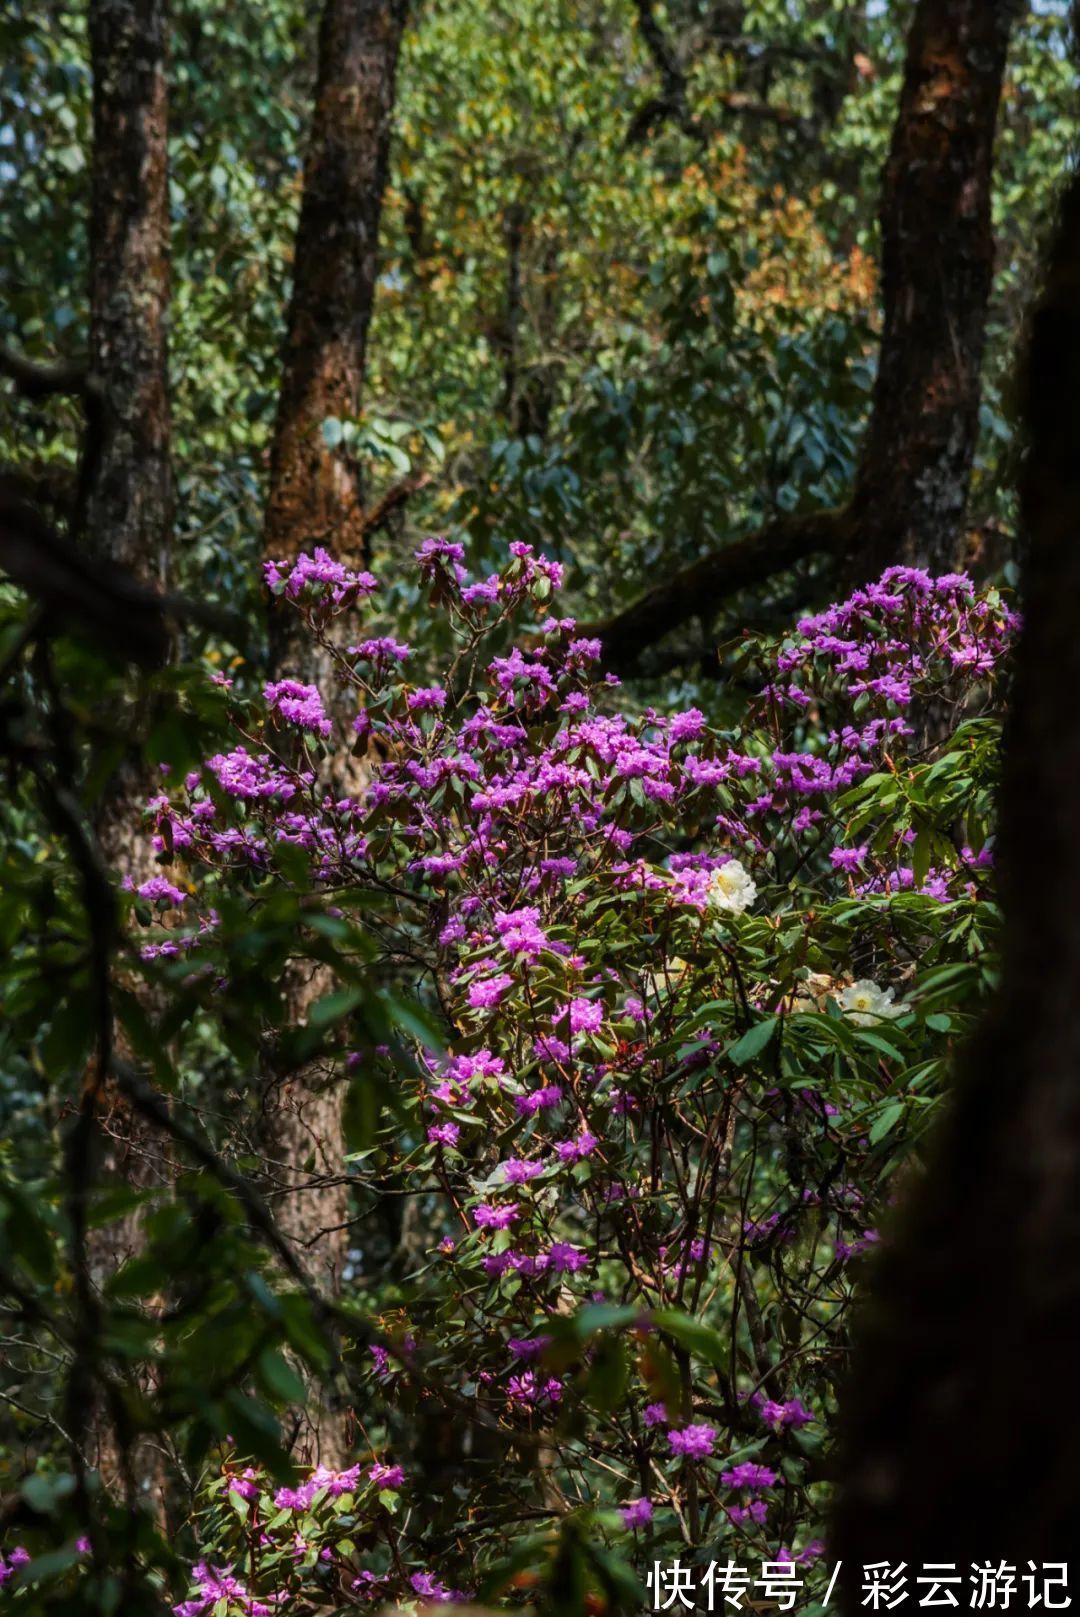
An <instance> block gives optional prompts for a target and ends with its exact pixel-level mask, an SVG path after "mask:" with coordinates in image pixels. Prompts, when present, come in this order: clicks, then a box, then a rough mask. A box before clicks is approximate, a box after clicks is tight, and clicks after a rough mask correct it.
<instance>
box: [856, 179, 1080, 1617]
mask: <svg viewBox="0 0 1080 1617" xmlns="http://www.w3.org/2000/svg"><path fill="white" fill-rule="evenodd" d="M1026 392H1027V400H1026V417H1027V428H1028V436H1029V451H1028V459H1027V465H1026V469H1025V474H1024V487H1023V519H1024V527H1025V530H1026V538H1027V541H1028V544H1029V546H1030V554H1029V559H1028V561H1027V565H1026V570H1025V575H1024V592H1023V593H1024V615H1025V622H1024V628H1023V631H1022V635H1021V642H1020V648H1019V653H1018V662H1017V677H1016V688H1015V695H1014V701H1013V705H1012V710H1011V714H1010V718H1009V722H1008V726H1007V734H1006V745H1005V753H1004V756H1005V775H1004V784H1003V795H1002V821H1001V835H1000V839H999V869H1000V877H1001V893H1002V902H1003V907H1004V913H1005V948H1004V960H1003V976H1002V987H1001V990H1000V994H999V997H998V1000H997V1003H996V1005H995V1007H994V1009H993V1011H992V1012H991V1014H990V1015H989V1016H988V1017H987V1019H986V1021H985V1024H984V1026H983V1027H982V1029H981V1031H980V1033H979V1034H978V1036H977V1037H976V1039H975V1040H974V1042H973V1044H972V1046H971V1048H970V1049H969V1050H968V1051H967V1052H966V1053H965V1055H964V1057H963V1059H962V1063H961V1069H960V1073H959V1076H958V1081H957V1091H956V1096H955V1099H954V1102H953V1105H952V1108H951V1112H950V1114H949V1117H948V1119H947V1122H946V1124H945V1125H944V1127H943V1128H942V1130H941V1132H940V1136H939V1138H938V1142H937V1148H936V1153H935V1155H934V1157H933V1160H932V1162H931V1166H930V1169H929V1171H928V1173H927V1176H926V1180H925V1183H924V1184H922V1185H920V1187H919V1188H918V1191H917V1193H916V1194H915V1195H913V1196H912V1197H911V1199H910V1205H909V1206H908V1207H907V1209H906V1211H905V1213H904V1215H903V1218H902V1220H901V1222H900V1225H899V1227H898V1229H897V1231H896V1233H895V1235H894V1236H893V1237H892V1238H891V1239H889V1240H888V1241H887V1242H886V1243H885V1246H884V1249H883V1252H882V1254H881V1262H880V1264H879V1266H878V1267H877V1268H876V1269H875V1270H874V1271H873V1273H872V1275H871V1279H870V1297H869V1299H868V1302H867V1303H866V1305H865V1317H864V1318H863V1320H862V1325H861V1330H860V1331H859V1333H858V1336H857V1343H856V1356H855V1362H854V1368H853V1372H852V1376H851V1381H850V1385H849V1387H848V1389H847V1395H846V1398H845V1399H844V1400H843V1403H842V1413H843V1416H844V1428H843V1430H844V1435H845V1439H846V1441H845V1443H844V1445H843V1466H842V1477H843V1479H844V1486H843V1488H842V1492H841V1497H840V1501H839V1508H838V1510H837V1514H836V1522H835V1534H834V1543H833V1551H834V1553H835V1555H836V1556H837V1557H841V1558H843V1559H844V1565H845V1570H846V1571H847V1572H849V1573H850V1574H851V1577H850V1582H849V1585H848V1590H847V1607H848V1610H850V1611H851V1612H852V1613H853V1614H854V1613H855V1612H857V1611H859V1610H861V1609H863V1606H862V1592H861V1591H860V1589H859V1575H860V1571H861V1567H862V1565H863V1564H864V1563H867V1562H870V1561H873V1560H880V1559H883V1558H887V1559H888V1560H889V1561H890V1562H891V1563H892V1564H893V1565H895V1564H896V1563H898V1562H899V1561H901V1560H906V1561H907V1562H908V1563H909V1566H913V1567H918V1565H919V1563H920V1562H927V1561H942V1560H955V1561H957V1562H960V1563H961V1565H960V1567H959V1568H958V1570H960V1571H961V1572H962V1573H963V1574H964V1575H965V1583H966V1574H967V1572H968V1570H969V1569H968V1566H967V1565H966V1563H967V1562H968V1561H970V1560H975V1559H978V1560H980V1561H982V1560H985V1559H987V1558H992V1559H993V1561H994V1563H995V1564H997V1563H998V1562H999V1561H1004V1562H1006V1563H1012V1564H1013V1565H1014V1566H1015V1567H1016V1569H1017V1571H1018V1573H1020V1574H1025V1573H1026V1572H1027V1570H1028V1562H1029V1560H1033V1561H1034V1562H1035V1563H1036V1566H1037V1567H1038V1564H1039V1563H1040V1562H1042V1561H1043V1560H1044V1559H1046V1560H1054V1559H1057V1560H1061V1559H1063V1558H1067V1556H1068V1553H1069V1546H1070V1545H1071V1544H1073V1543H1074V1542H1075V1540H1074V1537H1073V1535H1074V1534H1075V1531H1076V1521H1075V1518H1076V1507H1075V1499H1074V1496H1073V1476H1074V1470H1075V1456H1076V1453H1077V1446H1078V1444H1080V1416H1078V1414H1077V1405H1076V1401H1075V1399H1073V1398H1072V1397H1070V1396H1069V1392H1068V1389H1069V1388H1071V1384H1072V1378H1073V1377H1074V1375H1075V1370H1076V1364H1077V1360H1078V1358H1080V1017H1078V1015H1077V1009H1076V1008H1077V1004H1078V1003H1080V926H1078V924H1077V917H1078V915H1080V844H1078V842H1077V836H1076V822H1077V814H1078V812H1080V711H1078V709H1077V703H1076V692H1077V689H1078V687H1080V640H1078V638H1077V634H1076V610H1075V603H1076V601H1077V600H1078V599H1080V546H1078V545H1077V542H1076V535H1077V532H1078V531H1080V182H1077V181H1073V182H1072V185H1071V188H1070V190H1069V193H1068V195H1067V198H1066V201H1065V204H1064V209H1063V217H1062V224H1061V229H1060V234H1059V237H1058V241H1057V245H1056V248H1055V250H1054V253H1053V256H1052V259H1051V263H1050V273H1049V278H1048V283H1047V288H1046V292H1045V294H1044V296H1043V299H1042V301H1041V304H1040V306H1039V308H1038V310H1037V313H1036V316H1035V319H1034V322H1033V326H1032V340H1031V348H1030V354H1029V361H1028V376H1027V387H1026ZM1062 1394H1063V1395H1062ZM1019 1587H1022V1585H1020V1584H1018V1588H1019ZM1037 1587H1038V1586H1037ZM1038 1592H1039V1594H1040V1595H1041V1588H1039V1590H1038ZM1054 1598H1055V1599H1056V1600H1059V1599H1060V1598H1061V1597H1060V1596H1055V1597H1054ZM1023 1600H1024V1603H1025V1604H1030V1600H1029V1598H1028V1596H1027V1595H1024V1596H1023Z"/></svg>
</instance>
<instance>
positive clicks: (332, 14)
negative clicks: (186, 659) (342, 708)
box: [263, 0, 408, 1465]
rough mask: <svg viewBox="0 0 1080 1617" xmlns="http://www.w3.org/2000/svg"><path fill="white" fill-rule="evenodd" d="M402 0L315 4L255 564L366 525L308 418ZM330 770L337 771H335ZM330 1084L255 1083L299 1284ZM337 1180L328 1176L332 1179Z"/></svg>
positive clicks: (329, 1111)
mask: <svg viewBox="0 0 1080 1617" xmlns="http://www.w3.org/2000/svg"><path fill="white" fill-rule="evenodd" d="M407 12H408V3H407V0H326V3H325V8H324V11H323V16H322V23H321V27H320V33H319V64H318V82H317V87H316V93H315V114H314V121H313V128H312V134H311V146H310V150H309V153H308V160H307V165H306V169H305V174H304V193H303V200H302V203H301V209H300V223H299V228H298V231H297V238H296V254H295V263H294V270H293V291H292V299H291V302H290V307H289V317H288V333H287V338H286V345H285V362H284V373H283V377H282V385H281V395H280V398H279V401H278V412H277V421H276V425H275V429H274V441H273V447H272V451H271V462H270V490H269V498H268V505H267V517H266V533H265V546H266V554H267V556H269V557H275V558H281V557H290V556H295V555H297V554H298V553H299V552H300V551H302V550H305V549H309V550H310V549H311V548H313V547H314V546H315V545H322V546H325V547H326V548H327V549H328V550H330V551H332V552H333V553H334V554H335V555H339V556H342V557H346V558H348V559H350V560H351V561H353V562H355V563H358V562H360V561H362V560H363V558H364V547H365V536H366V531H367V529H366V524H365V520H364V510H363V504H362V491H361V485H360V469H359V466H358V465H357V463H356V461H355V459H354V458H353V456H352V455H351V454H350V452H349V450H348V448H347V446H345V445H344V444H342V445H337V446H331V444H330V443H329V442H328V441H327V436H326V435H325V434H324V432H323V423H324V422H325V421H326V420H327V419H328V418H331V417H335V418H337V419H338V420H340V421H353V420H355V418H356V416H357V413H358V411H359V408H360V401H361V395H362V391H363V383H364V368H365V363H366V357H367V335H368V326H369V324H370V320H371V310H372V303H373V300H374V295H375V283H376V278H377V271H378V235H379V217H380V214H381V211H382V202H383V192H384V190H385V187H386V176H387V165H388V158H389V147H390V132H391V118H392V113H393V106H394V87H395V79H396V72H397V61H398V54H399V50H400V46H401V39H402V35H403V32H404V28H405V21H406V16H407ZM294 624H295V620H294V619H289V618H286V617H285V616H284V614H277V615H275V618H274V620H273V622H272V626H271V635H272V641H271V643H272V649H273V655H274V661H275V664H276V666H277V669H278V671H279V672H288V673H290V674H293V675H294V676H296V677H298V678H301V679H305V680H309V681H311V680H313V681H314V682H315V683H316V684H318V685H319V687H320V689H321V690H322V692H323V696H324V700H325V701H326V703H327V706H328V709H330V710H333V709H334V708H335V707H336V706H337V703H336V701H335V697H336V691H335V688H334V683H333V680H332V675H331V670H330V668H329V666H328V665H327V664H326V662H325V661H324V660H323V659H322V658H317V657H316V656H315V655H314V648H312V647H310V646H309V645H307V644H306V643H305V642H304V640H303V639H302V637H299V636H298V635H297V634H296V631H295V627H294ZM338 773H340V772H338ZM331 986H332V979H331V974H330V972H329V971H328V969H327V968H326V967H322V966H320V967H317V968H314V969H301V967H300V965H299V964H297V965H296V966H295V967H294V968H292V969H291V970H290V971H289V972H288V973H287V974H286V978H285V980H284V982H283V984H282V992H283V993H284V994H285V996H286V999H287V1002H288V1007H289V1013H290V1019H291V1020H292V1021H293V1023H301V1022H303V1021H304V1019H305V1018H306V1016H307V1013H308V1010H309V1009H310V1006H311V1005H312V1003H313V1002H314V1000H315V999H316V998H317V997H319V995H321V994H324V993H326V992H327V990H328V989H329V988H330V987H331ZM344 1093H345V1091H344V1076H343V1074H342V1073H341V1072H340V1071H337V1072H335V1071H333V1070H328V1069H327V1067H326V1065H325V1064H323V1063H313V1064H311V1065H309V1066H307V1067H304V1068H303V1069H301V1070H300V1071H298V1072H294V1073H290V1074H288V1075H287V1076H286V1077H284V1078H281V1077H280V1076H279V1077H276V1078H275V1079H274V1081H273V1082H271V1083H269V1084H268V1085H267V1088H266V1092H265V1096H264V1105H263V1119H264V1121H263V1142H264V1148H265V1151H266V1155H267V1157H268V1159H269V1161H270V1163H271V1164H272V1167H271V1176H272V1178H273V1179H274V1180H275V1181H276V1183H277V1185H278V1187H279V1188H283V1191H284V1193H283V1194H280V1195H279V1196H277V1197H276V1198H275V1202H274V1206H275V1212H276V1215H277V1218H278V1221H279V1224H280V1227H281V1229H282V1231H283V1233H284V1234H285V1235H286V1236H288V1237H289V1238H290V1239H291V1240H292V1241H293V1242H295V1244H296V1248H297V1254H298V1256H299V1257H300V1258H301V1259H302V1261H303V1262H304V1263H305V1264H306V1265H307V1267H308V1268H309V1270H310V1272H311V1274H312V1278H313V1279H315V1280H316V1281H317V1282H318V1283H319V1284H320V1285H322V1286H324V1287H325V1288H326V1289H327V1290H329V1291H330V1292H331V1293H335V1292H337V1291H339V1289H340V1286H341V1279H342V1271H343V1269H344V1267H345V1262H346V1256H347V1252H348V1231H347V1230H346V1229H345V1227H344V1224H345V1218H346V1213H347V1197H346V1190H345V1185H344V1160H343V1157H344V1142H343V1129H342V1108H343V1104H344ZM335 1181H336V1182H335ZM297 1447H298V1449H299V1450H300V1451H301V1452H302V1453H304V1454H306V1456H307V1457H309V1458H311V1459H312V1460H316V1459H317V1460H320V1461H322V1462H323V1463H324V1464H329V1465H341V1464H342V1463H343V1462H344V1460H345V1458H346V1456H347V1454H348V1452H349V1450H350V1447H351V1444H350V1433H349V1430H348V1422H347V1419H346V1416H345V1413H344V1412H343V1411H342V1410H340V1409H326V1410H323V1411H322V1412H321V1414H320V1413H317V1414H316V1415H315V1416H314V1417H313V1421H312V1425H311V1427H310V1428H309V1429H308V1430H307V1431H306V1432H305V1433H304V1434H303V1435H302V1436H301V1438H300V1439H299V1441H298V1445H297Z"/></svg>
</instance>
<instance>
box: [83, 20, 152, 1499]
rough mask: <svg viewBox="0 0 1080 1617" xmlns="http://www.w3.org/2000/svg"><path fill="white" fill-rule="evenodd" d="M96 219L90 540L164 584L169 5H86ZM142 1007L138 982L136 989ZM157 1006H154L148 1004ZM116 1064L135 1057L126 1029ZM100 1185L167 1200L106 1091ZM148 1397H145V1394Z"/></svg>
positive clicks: (141, 1487)
mask: <svg viewBox="0 0 1080 1617" xmlns="http://www.w3.org/2000/svg"><path fill="white" fill-rule="evenodd" d="M89 29H90V51H91V64H92V69H93V81H94V89H93V154H92V161H91V217H90V250H91V260H90V360H89V365H90V374H91V378H92V381H93V383H94V386H95V389H96V396H97V398H98V399H99V401H100V415H99V421H98V427H99V430H98V431H96V432H95V433H94V434H93V435H89V434H88V444H87V447H86V449H85V451H84V457H85V462H86V463H85V465H84V477H85V483H86V504H85V513H84V515H85V524H86V533H85V539H86V542H87V544H88V546H89V548H90V549H91V551H92V552H93V554H94V555H95V556H96V557H97V558H99V559H100V561H101V562H102V563H106V564H108V566H109V567H110V568H111V567H113V566H118V567H120V568H122V569H124V570H125V572H126V573H127V574H128V575H133V576H134V578H135V579H137V580H138V581H139V582H140V583H142V584H143V585H149V586H151V587H152V588H155V589H160V588H163V587H164V586H165V585H166V583H167V581H168V572H169V558H170V552H171V546H172V528H173V482H172V468H171V460H170V438H171V429H170V409H169V387H168V350H167V321H168V306H169V279H170V276H169V264H170V258H169V213H168V203H169V195H168V164H167V144H166V143H167V104H168V93H167V81H166V62H167V50H168V7H167V4H166V0H93V3H92V4H91V6H90V15H89ZM149 790H150V783H149V782H148V781H147V780H146V778H145V776H144V774H143V773H142V772H141V770H140V769H139V767H138V765H137V764H136V763H134V762H133V761H130V760H129V761H126V762H125V763H124V764H123V765H122V766H121V768H120V770H119V771H118V773H117V776H116V778H115V779H114V780H113V781H112V782H111V783H110V786H109V788H108V790H107V792H106V794H105V797H104V799H103V801H102V803H101V804H100V805H99V808H98V813H97V825H96V829H97V834H98V838H99V841H100V844H101V849H102V853H103V856H104V858H105V861H106V863H107V865H108V867H109V869H110V870H112V871H113V872H115V873H116V874H118V875H125V876H130V877H131V879H132V880H133V881H134V882H135V883H136V884H137V883H139V882H140V881H143V880H145V879H146V878H147V877H148V876H150V875H152V874H153V873H154V871H155V870H156V862H155V859H154V852H153V848H152V845H151V841H150V838H149V836H148V835H146V834H145V833H144V832H143V831H142V830H141V827H140V821H141V815H142V807H143V804H144V802H145V800H146V797H147V796H148V795H149ZM131 986H133V987H134V988H135V989H136V991H137V992H139V993H140V995H141V996H142V997H143V998H144V1000H145V1001H146V1003H147V1004H148V1005H149V1001H148V997H147V995H146V990H145V985H140V984H137V983H136V984H132V985H131ZM149 1008H151V1009H152V1007H149ZM116 1043H117V1049H118V1051H119V1053H120V1054H121V1055H130V1050H129V1049H128V1047H127V1045H126V1042H125V1040H124V1037H123V1032H122V1030H120V1029H118V1030H117V1034H116ZM98 1146H99V1153H100V1155H99V1165H98V1167H99V1177H100V1178H101V1180H103V1181H104V1182H106V1183H110V1182H111V1183H120V1184H124V1185H126V1186H129V1187H134V1188H138V1189H146V1190H148V1191H154V1190H164V1191H165V1192H166V1193H167V1190H168V1185H169V1182H170V1179H171V1168H170V1165H169V1152H168V1148H167V1144H166V1142H165V1140H164V1138H163V1136H161V1135H159V1134H157V1133H156V1132H155V1131H154V1130H152V1129H150V1128H149V1127H148V1126H147V1125H145V1124H143V1123H141V1122H139V1121H137V1120H136V1119H135V1118H134V1117H133V1115H132V1114H131V1112H130V1110H129V1108H128V1107H127V1106H126V1105H125V1104H124V1103H123V1102H122V1101H120V1099H119V1098H118V1097H117V1096H116V1094H115V1093H113V1092H112V1090H111V1088H109V1086H106V1091H105V1093H104V1094H103V1096H102V1107H101V1115H100V1118H99V1129H98ZM143 1248H144V1236H143V1228H142V1214H141V1213H140V1212H134V1213H131V1214H128V1215H125V1216H124V1217H123V1218H120V1219H116V1220H113V1221H112V1222H110V1223H108V1224H105V1225H103V1226H101V1227H100V1228H98V1229H95V1230H92V1231H91V1233H90V1237H89V1241H88V1259H89V1265H90V1270H91V1278H92V1280H93V1281H94V1283H95V1284H96V1285H97V1286H99V1287H100V1286H102V1285H103V1284H104V1283H105V1282H106V1281H107V1279H108V1278H109V1276H110V1275H111V1274H113V1273H114V1272H115V1271H116V1269H117V1268H118V1267H119V1266H120V1265H121V1264H122V1263H123V1262H124V1261H125V1260H126V1259H127V1258H129V1257H131V1256H133V1255H135V1254H136V1253H138V1252H140V1251H141V1250H143ZM144 1390H145V1389H144ZM92 1438H93V1443H92V1447H93V1449H94V1451H95V1452H94V1457H95V1459H96V1463H97V1465H98V1468H99V1470H100V1473H101V1476H102V1480H103V1482H104V1484H105V1486H106V1488H107V1489H109V1490H110V1491H119V1490H121V1489H124V1490H125V1491H127V1492H129V1493H130V1492H131V1490H132V1489H134V1490H136V1491H137V1492H138V1493H139V1494H141V1495H143V1496H144V1497H145V1496H149V1497H150V1499H151V1502H152V1504H153V1506H154V1508H155V1511H156V1512H157V1513H158V1514H159V1515H160V1514H161V1512H162V1510H163V1489H164V1473H163V1467H162V1461H161V1456H160V1453H159V1451H158V1450H157V1449H155V1448H153V1447H151V1446H150V1445H149V1444H147V1443H145V1442H139V1441H137V1442H135V1443H134V1444H133V1445H131V1446H130V1447H127V1446H126V1445H125V1444H124V1443H123V1441H122V1440H121V1436H120V1434H118V1433H117V1431H116V1430H115V1428H114V1425H113V1423H112V1421H111V1420H110V1419H109V1418H108V1416H107V1414H106V1412H105V1411H104V1410H97V1411H95V1415H94V1419H93V1422H92Z"/></svg>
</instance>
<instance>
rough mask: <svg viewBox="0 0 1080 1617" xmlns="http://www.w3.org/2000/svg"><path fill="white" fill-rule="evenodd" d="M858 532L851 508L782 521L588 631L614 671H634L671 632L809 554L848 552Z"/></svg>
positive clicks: (681, 574) (678, 575) (728, 547)
mask: <svg viewBox="0 0 1080 1617" xmlns="http://www.w3.org/2000/svg"><path fill="white" fill-rule="evenodd" d="M852 531H853V520H852V515H851V509H850V507H846V506H845V507H844V508H842V509H840V510H828V511H813V512H810V513H809V514H808V515H807V516H803V517H779V518H777V520H776V521H775V522H771V523H770V524H769V525H768V527H766V528H762V529H760V530H759V531H758V532H757V533H752V534H749V535H748V536H747V537H746V538H745V539H739V540H737V541H736V542H735V544H733V545H726V546H725V547H724V549H723V550H715V551H713V552H712V554H711V555H708V556H702V558H701V559H700V561H696V562H692V563H691V565H690V566H689V567H686V568H684V569H683V570H682V571H681V572H678V573H676V574H675V576H674V577H673V578H671V579H669V580H668V581H667V583H664V584H658V585H657V586H656V587H655V589H652V590H650V591H649V592H648V593H647V594H646V595H643V596H641V597H640V598H639V599H638V600H637V601H634V602H633V603H632V604H631V605H630V606H628V607H626V608H625V610H624V611H622V612H619V613H617V614H616V615H615V616H614V617H613V618H609V619H608V621H607V622H606V623H602V624H599V625H597V626H595V627H591V628H589V629H588V630H583V631H582V632H583V633H589V634H593V635H599V637H600V639H601V640H602V641H603V645H604V664H605V667H607V668H610V669H611V670H612V671H613V672H614V673H630V672H631V671H632V670H633V668H634V666H635V664H636V663H637V660H638V656H639V654H640V652H641V650H642V648H643V647H645V646H651V645H653V644H654V643H655V642H656V641H657V640H660V639H661V638H662V637H663V636H664V635H665V634H667V633H668V631H669V630H670V629H674V628H677V627H678V625H679V624H680V623H685V622H686V620H687V619H688V618H691V617H696V616H698V615H701V616H708V615H709V614H710V613H711V612H712V611H713V610H714V609H715V608H716V607H717V606H719V604H720V602H721V601H723V600H724V599H725V598H726V597H727V596H729V595H733V594H734V593H735V592H736V591H737V590H741V589H747V588H749V587H750V586H751V585H754V584H761V583H764V581H765V580H766V579H768V578H771V577H772V575H773V574H774V573H779V572H782V571H783V570H784V569H785V568H787V567H793V566H794V565H795V563H796V562H799V561H804V560H805V559H806V558H807V557H809V556H815V555H821V554H830V555H837V554H840V553H842V552H843V550H844V549H845V548H846V547H847V545H848V543H849V541H850V539H851V536H852Z"/></svg>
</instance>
